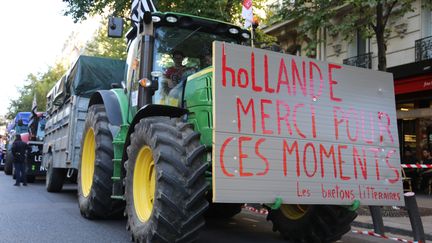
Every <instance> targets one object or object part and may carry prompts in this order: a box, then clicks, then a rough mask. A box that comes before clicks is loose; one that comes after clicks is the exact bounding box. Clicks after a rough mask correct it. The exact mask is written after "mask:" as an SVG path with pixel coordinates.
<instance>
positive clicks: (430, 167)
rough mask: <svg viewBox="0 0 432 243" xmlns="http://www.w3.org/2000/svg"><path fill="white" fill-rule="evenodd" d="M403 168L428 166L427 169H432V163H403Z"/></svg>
mask: <svg viewBox="0 0 432 243" xmlns="http://www.w3.org/2000/svg"><path fill="white" fill-rule="evenodd" d="M401 167H402V168H411V169H416V168H418V169H422V168H426V169H432V165H422V164H401Z"/></svg>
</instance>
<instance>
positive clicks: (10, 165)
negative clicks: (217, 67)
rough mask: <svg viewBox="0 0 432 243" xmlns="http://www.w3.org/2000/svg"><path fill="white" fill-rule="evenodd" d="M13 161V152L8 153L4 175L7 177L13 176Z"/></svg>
mask: <svg viewBox="0 0 432 243" xmlns="http://www.w3.org/2000/svg"><path fill="white" fill-rule="evenodd" d="M13 160H14V157H13V155H12V152H8V153H7V155H6V162H5V165H4V173H5V174H6V175H12V170H13Z"/></svg>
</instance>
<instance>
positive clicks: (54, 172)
mask: <svg viewBox="0 0 432 243" xmlns="http://www.w3.org/2000/svg"><path fill="white" fill-rule="evenodd" d="M47 160H48V162H47V172H46V179H45V188H46V190H47V191H48V192H59V191H61V189H62V188H63V184H64V180H65V177H66V169H63V168H53V156H52V154H50V155H48V159H47Z"/></svg>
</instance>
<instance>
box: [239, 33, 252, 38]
mask: <svg viewBox="0 0 432 243" xmlns="http://www.w3.org/2000/svg"><path fill="white" fill-rule="evenodd" d="M241 35H242V36H243V38H245V39H250V35H249V33H247V32H243V33H242V34H241Z"/></svg>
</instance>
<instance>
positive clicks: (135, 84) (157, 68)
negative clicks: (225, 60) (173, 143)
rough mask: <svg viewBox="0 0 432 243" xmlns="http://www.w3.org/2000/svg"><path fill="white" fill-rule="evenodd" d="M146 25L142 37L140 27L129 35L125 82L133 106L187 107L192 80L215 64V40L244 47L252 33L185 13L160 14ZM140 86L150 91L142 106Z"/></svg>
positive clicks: (156, 14)
mask: <svg viewBox="0 0 432 243" xmlns="http://www.w3.org/2000/svg"><path fill="white" fill-rule="evenodd" d="M147 14H150V13H147ZM145 22H146V21H143V23H141V25H140V31H139V32H140V33H141V35H138V37H137V32H138V30H137V28H135V29H132V30H131V31H129V33H128V34H127V38H128V40H129V47H128V48H129V51H128V53H129V54H128V58H127V66H128V67H127V71H126V78H125V79H126V80H127V84H126V85H127V87H126V88H127V89H128V90H129V92H130V99H131V105H132V106H138V107H142V105H145V104H148V103H152V104H161V105H170V106H177V107H184V102H181V101H183V98H184V92H185V86H186V83H187V79H188V77H190V76H191V75H192V74H195V73H197V72H199V71H201V70H203V69H206V68H208V67H210V66H211V65H212V55H213V53H212V43H213V41H224V42H228V43H236V44H243V43H247V42H248V41H249V40H250V33H249V32H248V31H247V30H244V29H242V28H240V27H238V26H235V25H232V24H229V23H225V22H221V21H216V20H211V19H207V18H201V17H196V16H190V15H185V14H179V13H160V12H157V13H152V14H151V21H147V24H146V23H145ZM144 50H145V51H144ZM144 63H146V64H145V65H143V64H144ZM140 65H142V66H141V68H138V66H140ZM140 73H141V74H140ZM145 73H147V75H146V74H145ZM143 77H144V78H143ZM139 86H143V87H144V88H145V90H146V91H148V92H150V94H147V96H148V99H147V101H146V102H144V103H141V105H140V104H139V100H140V99H139V93H143V92H138V90H139ZM142 99H145V98H142Z"/></svg>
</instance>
